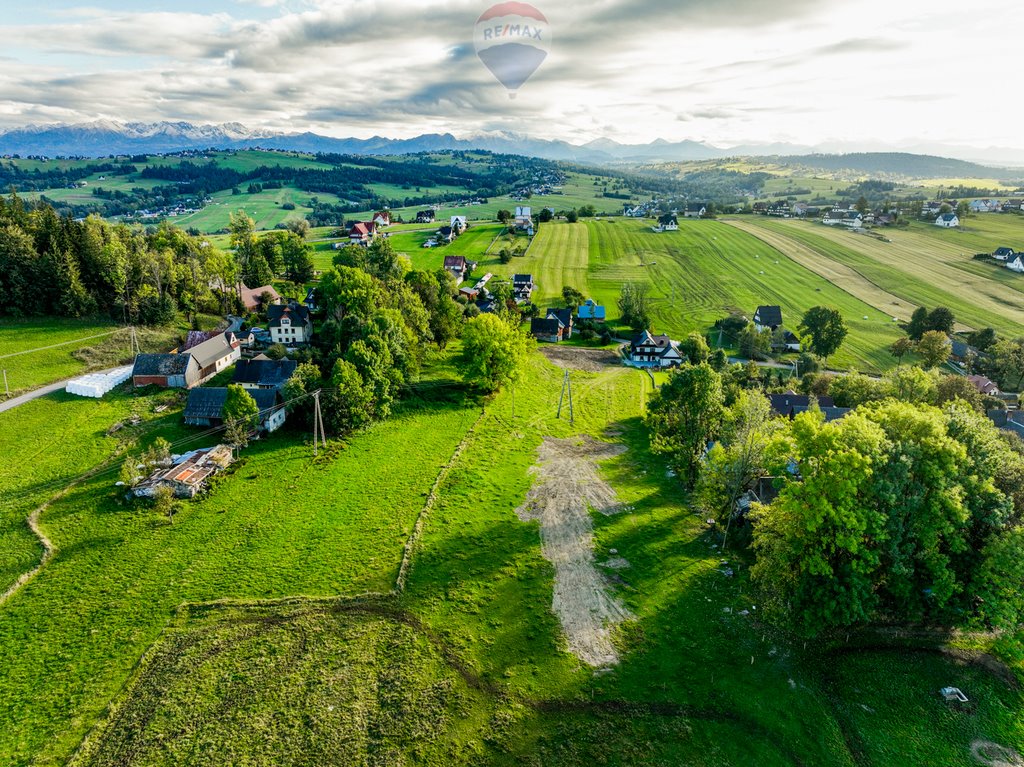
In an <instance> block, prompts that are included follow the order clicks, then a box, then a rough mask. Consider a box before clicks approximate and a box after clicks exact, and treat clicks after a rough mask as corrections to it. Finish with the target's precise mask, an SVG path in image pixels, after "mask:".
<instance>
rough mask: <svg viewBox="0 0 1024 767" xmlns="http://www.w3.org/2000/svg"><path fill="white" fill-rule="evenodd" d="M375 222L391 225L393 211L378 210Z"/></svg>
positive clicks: (380, 224)
mask: <svg viewBox="0 0 1024 767" xmlns="http://www.w3.org/2000/svg"><path fill="white" fill-rule="evenodd" d="M373 223H375V224H376V225H377V226H380V227H385V226H391V211H389V210H381V211H378V212H377V213H376V214H375V215H374V217H373Z"/></svg>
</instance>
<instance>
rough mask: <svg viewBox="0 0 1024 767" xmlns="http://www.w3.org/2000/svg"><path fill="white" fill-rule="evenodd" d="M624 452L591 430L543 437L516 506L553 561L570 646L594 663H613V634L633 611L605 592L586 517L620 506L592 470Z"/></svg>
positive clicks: (558, 611) (555, 605)
mask: <svg viewBox="0 0 1024 767" xmlns="http://www.w3.org/2000/svg"><path fill="white" fill-rule="evenodd" d="M624 452H625V448H624V447H623V446H621V445H611V444H607V443H604V442H598V441H597V440H594V439H591V438H590V437H582V438H573V439H551V438H548V439H545V440H544V443H543V444H542V445H541V446H540V449H539V450H538V458H539V461H538V464H537V465H536V466H535V467H534V468H533V469H532V472H533V473H534V474H535V475H536V480H535V481H534V483H533V487H532V488H531V489H530V492H529V494H528V495H527V497H526V503H524V504H523V506H522V507H520V508H519V509H517V511H516V513H517V514H518V515H519V518H520V519H522V520H524V521H529V520H539V521H540V535H541V541H542V548H543V552H544V556H545V558H546V559H548V560H549V561H550V562H551V563H552V564H553V565H554V566H555V593H554V599H553V602H552V609H553V610H554V612H555V615H557V616H558V619H559V621H561V623H562V630H563V631H564V632H565V636H566V639H567V640H568V642H569V649H570V650H571V651H572V653H573V654H574V655H576V656H577V657H578V658H579V659H580V660H582V661H584V662H585V663H587V664H589V665H591V666H595V667H601V666H611V665H614V664H615V663H617V662H618V660H619V657H618V653H617V652H616V650H615V646H614V645H613V644H612V640H611V633H612V630H613V629H614V628H615V626H616V625H617V624H619V623H621V622H622V621H624V620H626V619H627V618H629V617H631V616H630V613H629V611H628V610H626V608H625V607H624V606H623V605H622V604H621V603H620V602H619V601H618V600H617V599H615V598H614V597H612V596H611V595H610V594H609V593H608V581H607V579H606V578H605V576H603V575H602V574H601V573H600V572H599V571H598V569H597V567H596V566H595V563H594V537H593V527H592V525H591V521H590V510H591V509H594V510H595V511H598V512H600V513H602V514H614V513H616V512H618V511H619V509H620V505H619V503H618V500H617V499H616V497H615V491H614V490H613V489H612V488H611V487H610V486H609V485H608V483H606V482H604V481H603V480H602V479H601V478H600V477H599V476H598V474H597V462H598V461H603V460H606V459H608V458H613V457H615V456H617V455H621V454H622V453H624Z"/></svg>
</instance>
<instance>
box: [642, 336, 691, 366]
mask: <svg viewBox="0 0 1024 767" xmlns="http://www.w3.org/2000/svg"><path fill="white" fill-rule="evenodd" d="M629 361H630V362H632V363H633V364H634V365H636V366H638V367H662V368H668V367H675V366H676V365H680V364H682V361H683V357H682V355H681V354H680V353H679V349H678V348H677V344H676V343H675V342H674V341H673V340H672V339H671V338H669V337H668V336H666V335H660V336H656V335H652V334H651V331H649V330H645V331H643V332H642V333H640V334H639V335H637V336H636V337H635V338H634V339H633V340H632V342H631V343H630V345H629Z"/></svg>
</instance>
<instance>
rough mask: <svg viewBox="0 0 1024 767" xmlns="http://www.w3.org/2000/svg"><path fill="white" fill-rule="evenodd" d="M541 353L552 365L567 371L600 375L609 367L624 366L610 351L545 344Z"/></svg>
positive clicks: (541, 348)
mask: <svg viewBox="0 0 1024 767" xmlns="http://www.w3.org/2000/svg"><path fill="white" fill-rule="evenodd" d="M540 351H541V354H543V355H544V356H545V357H547V358H548V362H550V363H551V364H552V365H556V366H558V367H560V368H565V369H566V370H584V371H586V372H588V373H600V372H601V371H602V370H606V369H607V368H609V367H618V366H619V365H621V364H622V360H621V359H620V358H619V356H618V355H617V354H616V353H615V352H614V351H610V350H608V349H581V348H580V347H578V346H558V345H556V344H544V345H542V346H541V347H540Z"/></svg>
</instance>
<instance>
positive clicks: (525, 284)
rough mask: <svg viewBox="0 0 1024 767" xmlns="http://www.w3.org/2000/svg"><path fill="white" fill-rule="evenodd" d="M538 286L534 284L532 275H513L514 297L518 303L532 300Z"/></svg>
mask: <svg viewBox="0 0 1024 767" xmlns="http://www.w3.org/2000/svg"><path fill="white" fill-rule="evenodd" d="M536 287H537V286H536V285H535V284H534V282H533V275H532V274H514V275H512V295H513V296H514V298H515V299H516V302H517V303H525V302H527V301H529V300H530V298H531V296H533V291H534V289H535V288H536Z"/></svg>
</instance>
